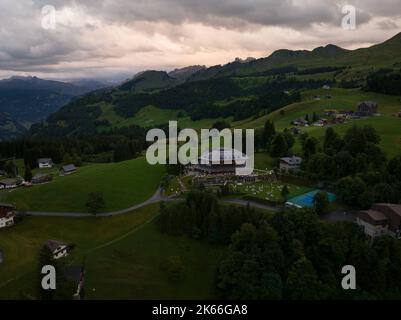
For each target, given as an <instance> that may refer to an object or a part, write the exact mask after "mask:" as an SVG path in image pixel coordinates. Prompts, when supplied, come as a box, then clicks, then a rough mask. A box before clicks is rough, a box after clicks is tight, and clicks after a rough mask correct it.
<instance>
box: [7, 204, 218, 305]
mask: <svg viewBox="0 0 401 320" xmlns="http://www.w3.org/2000/svg"><path fill="white" fill-rule="evenodd" d="M158 213H159V205H158V204H154V205H150V206H148V207H145V208H141V209H138V210H136V211H133V212H132V213H130V214H126V215H123V216H115V217H107V218H84V219H74V218H61V217H53V218H48V217H46V218H44V217H28V218H25V219H24V220H23V221H22V222H20V223H18V224H16V225H15V226H14V227H13V228H10V229H7V230H1V231H0V248H2V250H3V252H4V255H5V260H4V262H3V263H2V264H0V299H35V298H37V291H36V287H35V286H36V283H37V279H38V275H37V273H38V266H37V263H38V253H39V250H40V248H41V246H42V245H43V243H44V242H45V241H46V240H49V239H55V240H59V241H63V242H65V243H68V244H75V248H74V249H73V250H72V251H71V254H70V255H69V257H68V258H67V259H68V261H69V263H71V264H73V265H80V266H84V267H85V279H86V282H85V288H86V298H87V299H111V298H112V299H146V298H148V299H179V298H194V299H195V298H199V299H211V298H214V297H215V295H216V293H215V291H214V276H215V271H216V268H217V264H218V262H219V260H220V259H221V257H222V256H223V253H224V251H223V248H221V247H216V246H212V245H209V244H206V243H203V242H199V241H194V240H190V239H187V238H176V237H171V236H165V235H162V234H160V233H159V231H158V230H157V227H156V225H155V222H154V219H155V218H156V217H157V216H158ZM171 257H179V259H181V261H182V264H183V267H184V270H183V278H182V279H181V280H180V281H178V282H175V281H171V280H170V278H169V277H168V275H167V274H166V271H165V269H164V268H163V265H164V263H165V262H166V261H167V260H168V259H170V258H171ZM205 261H208V263H207V264H205V263H204V262H205ZM194 272H195V273H196V277H194V276H193V274H194Z"/></svg>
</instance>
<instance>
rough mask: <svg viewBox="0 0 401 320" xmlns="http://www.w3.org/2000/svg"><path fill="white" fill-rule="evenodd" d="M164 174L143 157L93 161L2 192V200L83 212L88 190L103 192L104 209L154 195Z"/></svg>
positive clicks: (26, 206)
mask: <svg viewBox="0 0 401 320" xmlns="http://www.w3.org/2000/svg"><path fill="white" fill-rule="evenodd" d="M163 173H164V168H163V167H162V166H155V167H150V166H149V165H148V164H147V162H146V159H145V158H138V159H134V160H129V161H125V162H121V163H110V164H93V165H88V166H84V167H82V168H79V169H78V172H77V173H75V174H73V175H70V176H66V177H59V176H56V177H55V180H54V181H53V182H52V183H49V184H44V185H39V186H34V187H32V188H27V189H25V188H21V189H17V190H13V191H11V192H9V191H2V192H1V193H0V197H1V198H0V199H1V201H6V202H12V203H13V202H15V203H16V204H17V206H19V207H22V208H23V209H29V210H34V211H56V212H68V211H72V212H85V211H86V208H85V202H86V199H87V195H88V193H89V192H92V191H98V192H102V193H103V196H104V199H105V202H106V208H105V209H104V211H112V210H118V209H124V208H128V207H129V206H131V205H134V204H137V203H140V202H142V201H144V200H146V199H148V198H149V197H150V196H152V195H153V193H154V192H155V190H156V189H157V186H158V185H159V182H160V178H161V176H162V175H163Z"/></svg>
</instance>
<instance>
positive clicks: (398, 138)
mask: <svg viewBox="0 0 401 320" xmlns="http://www.w3.org/2000/svg"><path fill="white" fill-rule="evenodd" d="M315 95H318V96H320V97H321V100H319V101H315V100H313V97H314V96H315ZM326 95H330V96H331V99H327V98H326ZM365 100H373V101H377V102H378V103H379V113H381V114H382V115H381V116H380V117H372V118H366V119H360V120H351V121H350V122H348V123H346V124H338V125H335V126H333V128H334V129H335V130H336V131H338V132H339V133H344V132H345V131H346V129H348V128H350V127H351V126H353V125H360V126H362V125H371V126H373V127H374V128H376V130H377V131H378V133H379V134H380V136H381V137H382V142H381V146H382V147H383V149H384V150H385V151H386V152H387V153H388V155H389V156H394V155H397V154H399V153H401V118H396V117H394V116H393V114H394V113H395V112H398V111H400V110H401V102H400V97H397V96H388V95H383V94H376V93H371V92H364V91H361V90H356V89H353V90H346V89H339V88H333V89H330V90H324V89H319V90H308V91H305V92H304V93H303V97H302V102H299V103H294V104H291V105H289V106H286V107H284V108H282V109H280V110H277V111H275V112H273V113H271V114H269V115H266V116H264V117H261V118H258V119H256V120H250V121H246V122H242V123H241V124H239V125H238V127H241V128H262V127H263V126H264V123H265V122H266V120H267V119H271V120H273V121H274V124H275V126H276V129H278V130H283V129H285V128H290V127H292V125H291V124H290V123H291V121H293V120H295V119H297V118H301V117H305V115H306V114H309V117H311V116H312V114H313V112H316V113H317V115H318V116H321V117H324V110H326V109H338V110H341V109H343V110H344V109H347V110H356V107H357V105H358V103H359V102H361V101H365ZM281 111H284V114H282V113H281ZM301 129H302V130H304V131H306V132H308V133H310V134H311V135H312V136H315V137H317V138H319V139H321V138H322V137H323V136H324V133H325V128H319V127H309V128H301ZM297 148H299V146H296V147H295V150H297Z"/></svg>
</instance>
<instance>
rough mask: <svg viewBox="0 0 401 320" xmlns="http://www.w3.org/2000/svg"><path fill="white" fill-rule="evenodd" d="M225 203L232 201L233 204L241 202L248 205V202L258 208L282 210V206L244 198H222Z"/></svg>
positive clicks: (240, 203)
mask: <svg viewBox="0 0 401 320" xmlns="http://www.w3.org/2000/svg"><path fill="white" fill-rule="evenodd" d="M222 201H223V202H225V203H232V204H239V205H242V206H247V205H248V203H249V205H250V206H251V207H254V208H258V209H264V210H269V211H275V212H276V211H280V210H281V208H280V207H275V206H271V205H267V204H264V203H259V202H255V201H249V200H243V199H227V200H222Z"/></svg>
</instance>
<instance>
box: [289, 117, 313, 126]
mask: <svg viewBox="0 0 401 320" xmlns="http://www.w3.org/2000/svg"><path fill="white" fill-rule="evenodd" d="M291 124H293V125H294V126H301V127H307V126H308V125H309V122H308V121H306V120H305V119H303V118H299V119H297V120H294V121H293V122H292V123H291Z"/></svg>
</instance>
